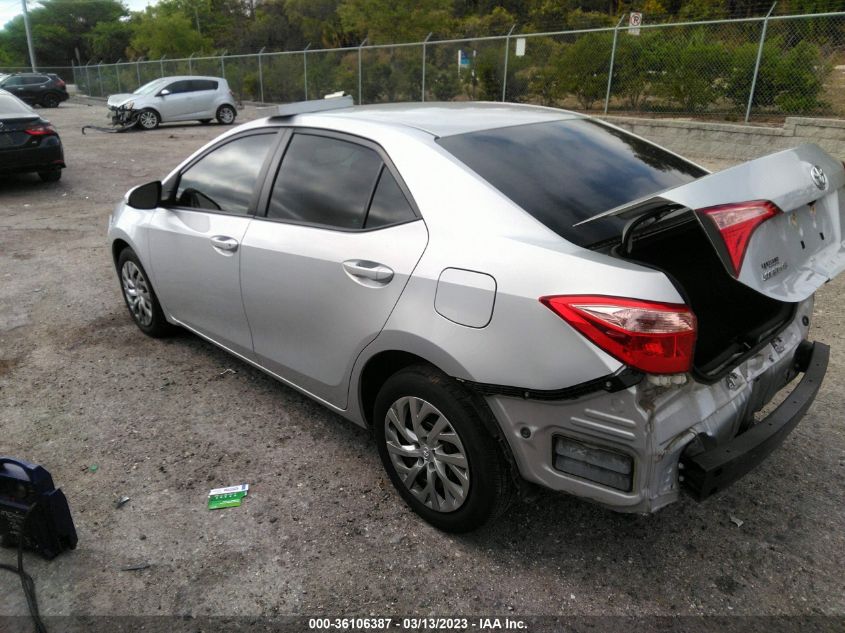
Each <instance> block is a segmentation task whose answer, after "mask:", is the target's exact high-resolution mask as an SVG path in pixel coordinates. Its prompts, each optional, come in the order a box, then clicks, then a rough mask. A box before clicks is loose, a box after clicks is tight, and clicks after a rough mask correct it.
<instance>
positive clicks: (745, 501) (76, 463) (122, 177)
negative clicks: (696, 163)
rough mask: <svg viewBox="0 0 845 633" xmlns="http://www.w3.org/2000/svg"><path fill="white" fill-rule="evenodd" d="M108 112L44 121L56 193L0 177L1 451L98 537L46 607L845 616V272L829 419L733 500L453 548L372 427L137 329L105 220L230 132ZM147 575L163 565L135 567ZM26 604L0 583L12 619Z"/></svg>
mask: <svg viewBox="0 0 845 633" xmlns="http://www.w3.org/2000/svg"><path fill="white" fill-rule="evenodd" d="M104 113H105V110H104V107H103V106H102V104H99V103H93V104H92V105H88V104H86V103H84V102H82V101H71V102H69V103H66V104H63V105H62V107H60V108H59V109H58V110H53V111H47V112H46V114H47V116H48V117H49V118H50V119H52V121H53V122H54V123H55V124H56V126H57V127H58V128H59V130H60V131H61V133H62V138H63V139H64V142H65V145H66V153H67V162H68V165H69V167H68V169H67V170H66V171H65V172H64V177H63V179H62V180H61V182H59V183H55V184H42V183H41V182H39V181H38V180H37V178H34V177H20V178H15V179H10V180H5V181H0V455H2V454H5V455H13V456H18V457H23V458H27V459H29V460H31V461H34V462H36V463H41V464H43V465H45V466H46V467H47V468H48V469H49V470H50V471H51V472H52V474H53V477H54V479H55V481H56V482H57V484H58V485H60V486H61V487H62V488H63V490H64V492H65V493H66V495H67V497H68V499H69V501H70V504H71V507H72V510H73V515H74V519H75V521H76V527H77V530H78V532H79V547H78V549H77V550H76V551H74V552H72V553H69V554H65V555H62V556H61V557H59V558H57V559H56V560H54V561H53V562H50V563H46V562H43V561H40V560H37V559H35V558H34V557H29V558H28V559H27V565H28V567H29V569H30V571H31V572H32V574H33V576H34V577H35V578H36V583H37V587H38V592H39V597H40V601H41V606H42V610H43V612H44V613H46V614H47V615H73V616H89V615H151V616H157V615H171V614H179V615H187V614H191V615H195V616H201V615H202V616H206V615H211V616H223V615H227V616H234V615H238V616H276V615H290V614H294V615H332V616H342V615H355V614H358V615H365V614H376V615H388V614H389V615H398V616H403V615H413V616H418V615H427V614H439V615H455V614H465V615H466V614H499V615H511V616H513V615H524V616H528V615H564V616H570V615H597V614H611V615H627V616H636V615H651V614H657V615H700V614H709V615H836V616H843V615H845V581H843V573H842V570H843V569H845V503H844V502H845V470H844V469H843V466H845V430H843V421H842V411H843V404H845V340H843V339H845V330H844V329H843V321H845V316H843V315H845V295H843V288H845V275H843V276H842V277H841V278H840V279H839V280H837V281H835V282H832V283H831V284H829V285H828V286H827V287H825V288H824V289H823V290H822V291H821V292H820V293H819V296H818V300H817V304H816V317H815V321H814V331H813V336H814V337H815V338H816V339H818V340H821V341H824V342H826V343H828V344H830V345H832V347H833V352H832V359H831V366H830V369H829V372H828V375H827V378H826V380H825V384H824V386H823V388H822V391H821V393H820V394H819V396H818V399H817V400H816V403H815V405H814V406H813V408H812V409H811V411H810V413H809V414H808V416H807V417H806V418H805V420H804V421H803V422H802V423H801V424H800V425H799V426H798V428H797V430H796V431H795V432H793V433H792V435H791V436H790V437H789V438H788V440H787V441H786V443H785V444H784V446H783V447H781V448H780V449H779V450H778V451H777V452H776V453H775V454H774V455H773V456H772V457H771V458H770V459H768V460H767V461H766V462H765V463H764V464H763V465H762V466H761V467H760V468H758V469H757V470H756V471H755V472H753V473H752V474H750V475H749V476H748V477H746V478H745V479H744V480H742V481H741V482H740V483H738V484H737V485H735V486H734V487H732V488H731V489H730V490H728V491H727V492H725V493H724V494H722V495H720V496H717V497H715V498H712V499H710V500H709V501H707V502H706V503H704V504H697V503H695V502H694V501H692V500H689V499H684V500H682V501H681V502H680V503H677V504H675V505H673V506H671V507H669V508H666V509H665V510H663V511H661V512H660V513H658V514H657V515H655V516H650V517H640V516H627V515H618V514H614V513H611V512H609V511H606V510H603V509H601V508H598V507H595V506H592V505H590V504H587V503H584V502H581V501H578V500H576V499H573V498H569V497H566V496H559V495H554V494H543V495H541V496H540V498H539V499H537V500H536V501H534V502H533V503H531V504H522V505H518V506H517V507H515V508H514V509H513V510H512V511H511V512H510V514H509V515H507V516H506V517H505V518H504V519H503V520H501V521H499V522H498V523H497V524H495V525H494V526H492V527H490V528H488V529H486V530H483V531H481V532H479V533H476V534H472V535H469V536H463V537H453V536H446V535H444V534H441V533H439V532H437V531H436V530H434V529H433V528H431V527H429V526H428V525H426V524H424V523H422V522H421V521H420V520H418V519H417V518H415V516H414V515H413V514H412V513H411V512H410V511H409V510H408V509H406V507H405V506H404V505H403V503H402V502H401V501H400V499H399V497H398V496H397V495H396V494H394V493H393V491H392V489H391V486H390V483H389V481H388V479H387V477H386V476H385V474H384V473H383V471H382V467H381V464H380V463H379V460H378V456H377V454H376V451H375V449H374V446H373V444H372V442H371V440H370V437H369V435H368V433H367V432H366V431H364V430H362V429H359V428H357V427H355V426H354V425H352V424H350V423H347V422H345V421H343V420H341V419H340V418H339V417H337V416H335V415H333V414H331V413H328V412H327V411H325V410H324V409H322V408H321V407H320V406H318V405H317V404H315V403H313V402H311V401H309V400H307V399H305V398H304V397H303V396H301V395H299V394H298V393H296V392H294V391H293V390H291V389H288V388H286V387H284V386H282V385H280V384H277V383H276V382H274V381H273V380H271V379H270V378H268V377H266V376H265V375H264V374H262V373H260V372H259V371H257V370H254V369H252V368H250V367H248V366H246V365H244V364H242V363H240V362H238V361H237V360H235V359H233V358H231V357H229V356H227V355H226V354H224V353H223V352H221V351H218V350H217V349H216V348H214V347H212V346H211V345H209V344H207V343H205V342H203V341H201V340H199V339H198V338H196V337H194V336H190V335H188V334H184V335H180V336H177V337H175V338H172V339H170V340H166V341H160V340H153V339H150V338H147V337H145V336H143V335H142V334H141V333H140V332H139V331H138V330H137V328H136V327H135V326H134V325H133V324H132V322H131V321H130V318H129V315H128V314H127V312H126V310H125V308H124V306H123V303H122V300H121V297H120V293H119V289H118V284H117V280H116V276H115V273H114V270H113V267H112V263H111V260H110V255H109V251H108V247H107V243H106V222H107V217H108V214H109V211H110V209H111V208H112V206H113V205H114V204H115V202H116V201H117V200H118V199H119V198H120V196H121V195H122V193H123V192H124V191H125V190H126V189H127V188H129V187H131V186H133V185H136V184H139V183H143V182H146V181H149V180H153V179H156V178H160V177H162V176H164V175H165V174H166V172H168V171H169V170H170V169H171V168H172V167H173V166H175V165H176V164H177V163H178V162H179V161H180V160H181V159H182V158H183V157H185V156H186V155H187V154H188V153H190V152H191V151H193V150H194V149H195V148H197V147H199V146H200V145H201V144H203V143H205V142H206V141H207V140H209V139H211V138H213V137H215V136H216V135H217V134H219V133H220V132H221V131H222V130H221V128H220V127H219V126H215V125H212V126H206V127H203V126H200V125H193V124H191V125H184V126H164V127H162V128H161V129H159V130H157V131H154V132H146V133H130V134H121V135H107V134H97V133H92V134H89V135H87V136H83V135H82V134H81V133H80V126H82V125H83V124H85V123H102V122H103V121H105V117H104ZM241 114H242V118H249V117H250V116H252V115H254V111H249V110H248V111H246V112H242V113H241ZM713 164H714V165H718V164H719V163H718V161H717V160H714V162H713ZM226 369H232V370H234V373H232V372H224V370H226ZM93 465H96V467H97V468H96V470H95V469H93V468H91V467H92V466H93ZM93 470H95V472H92V471H93ZM242 482H248V483H250V485H251V489H250V494H249V497H248V499H247V500H246V502H245V504H244V505H243V506H242V507H240V508H235V509H229V510H222V511H215V512H210V511H208V510H206V508H205V502H206V495H207V492H208V490H209V489H210V488H212V487H217V486H223V485H231V484H237V483H242ZM123 495H126V496H128V497H130V499H131V500H130V501H129V502H128V503H127V504H126V505H125V506H123V507H122V508H120V509H116V508H115V500H116V499H117V498H119V497H121V496H123ZM731 517H736V518H738V519H741V520H742V521H743V523H742V525H741V526H737V525H736V524H735V523H734V522H732V520H731ZM0 560H2V561H3V562H11V561H12V560H13V552H10V551H6V552H0ZM134 563H149V565H150V567H149V568H147V569H144V570H140V571H120V568H121V567H123V566H126V565H129V564H134ZM25 613H26V604H25V602H24V599H23V594H22V593H21V592H20V587H19V584H18V583H17V581H16V579H15V578H14V577H13V576H11V575H8V574H3V575H0V616H3V615H5V616H14V615H24V614H25ZM8 622H15V621H14V620H9V621H8ZM17 622H18V626H19V627H20V630H28V629H27V628H26V627H25V626H24V625H25V621H23V620H20V621H17ZM822 622H823V623H824V622H830V621H828V620H822ZM839 624H840V625H841V620H840V621H839ZM9 626H11V625H9ZM3 628H4V627H3V626H2V625H0V629H3ZM88 630H91V628H89V629H88Z"/></svg>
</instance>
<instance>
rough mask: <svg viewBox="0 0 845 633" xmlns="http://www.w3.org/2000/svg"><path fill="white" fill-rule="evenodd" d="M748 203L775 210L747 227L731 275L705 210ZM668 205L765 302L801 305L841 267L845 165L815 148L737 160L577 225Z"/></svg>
mask: <svg viewBox="0 0 845 633" xmlns="http://www.w3.org/2000/svg"><path fill="white" fill-rule="evenodd" d="M750 201H769V202H771V203H773V204H774V205H776V206H777V208H778V209H779V212H777V213H775V214H774V215H773V216H772V217H770V218H768V219H766V220H765V221H763V222H762V223H761V224H759V225H758V226H757V227H756V228H755V229H753V232H752V233H751V237H750V239H749V240H748V242H747V246H746V248H745V251H744V257H743V258H742V260H741V265H740V266H739V270H738V272H737V271H735V269H734V265H733V263H732V261H731V258H730V256H729V254H728V249H727V247H726V243H725V240H724V239H723V237H722V235H721V234H720V232H719V229H718V228H717V226H716V224H715V222H714V221H713V220H712V219H711V218H710V217H708V216H707V214H706V213H704V211H706V210H708V209H712V208H713V207H720V206H723V205H734V204H740V203H746V202H750ZM667 206H669V207H675V208H682V209H690V210H692V211H694V212H695V216H696V218H697V219H698V222H699V223H700V224H701V226H702V228H703V229H704V230H705V232H706V234H707V236H708V239H709V240H710V242H711V245H712V246H713V247H714V249H715V250H716V252H717V253H718V255H719V259H720V260H721V261H722V263H723V265H724V266H725V268H726V269H727V270H728V272H729V273H730V274H731V275H732V276H735V277H736V279H737V281H739V282H740V283H742V284H745V285H746V286H748V287H750V288H752V289H754V290H756V291H757V292H759V293H761V294H763V295H765V296H767V297H769V298H771V299H776V300H778V301H784V302H791V303H793V302H798V301H803V300H804V299H806V298H807V297H809V296H810V295H812V294H813V293H814V292H815V291H816V290H817V289H818V288H819V287H820V286H821V285H822V284H824V283H825V282H827V281H829V280H830V279H832V278H833V277H835V276H836V275H838V274H839V273H840V272H842V270H843V269H845V242H843V229H842V225H843V220H845V168H843V165H842V163H841V162H840V161H838V160H836V159H834V158H833V157H831V156H830V155H829V154H827V153H826V152H825V151H824V150H822V149H821V148H820V147H819V146H817V145H814V144H806V145H801V146H799V147H796V148H794V149H789V150H785V151H782V152H778V153H776V154H771V155H769V156H764V157H763V158H758V159H756V160H753V161H749V162H746V163H742V164H741V165H737V166H735V167H731V168H730V169H726V170H724V171H720V172H717V173H714V174H710V175H707V176H703V177H701V178H699V179H698V180H695V181H693V182H690V183H688V184H685V185H681V186H680V187H675V188H673V189H668V190H666V191H663V192H660V193H658V194H655V195H654V196H650V197H648V198H644V199H640V200H636V201H634V202H632V203H629V204H626V205H624V206H621V207H617V208H616V209H611V210H610V211H607V212H605V213H602V214H599V215H597V216H594V217H592V218H589V219H588V220H584V221H583V222H581V223H579V224H585V223H588V222H591V221H593V220H597V219H599V218H604V217H610V216H616V217H621V218H624V219H630V220H636V219H638V218H640V217H641V216H644V215H645V214H648V213H650V212H653V211H655V210H656V209H659V208H661V207H662V208H666V207H667ZM670 215H674V214H670ZM667 217H668V216H667ZM576 226H577V225H576ZM629 226H631V225H630V224H629Z"/></svg>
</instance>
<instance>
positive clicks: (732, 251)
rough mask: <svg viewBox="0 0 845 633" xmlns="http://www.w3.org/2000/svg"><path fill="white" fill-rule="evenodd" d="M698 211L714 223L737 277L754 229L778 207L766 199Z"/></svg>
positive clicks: (772, 214)
mask: <svg viewBox="0 0 845 633" xmlns="http://www.w3.org/2000/svg"><path fill="white" fill-rule="evenodd" d="M699 213H702V214H703V215H705V216H707V217H708V218H710V220H711V221H712V222H713V224H715V225H716V229H717V230H718V231H719V233H720V234H721V235H722V240H724V242H725V248H727V249H728V255H729V256H730V258H731V264H732V265H733V274H734V277H738V276H739V271H740V270H742V260H743V259H745V251H746V249H747V248H748V242H749V241H750V240H751V235H752V234H753V233H754V230H755V229H756V228H757V227H758V226H760V225H761V224H762V223H763V222H765V221H766V220H768V219H769V218H771V217H772V216H775V215H777V214H778V213H780V209H778V208H777V206H775V205H774V204H773V203H771V202H769V201H768V200H754V201H752V202H741V203H739V204H723V205H720V206H718V207H709V208H707V209H701V210H700V211H699Z"/></svg>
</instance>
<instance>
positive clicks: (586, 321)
mask: <svg viewBox="0 0 845 633" xmlns="http://www.w3.org/2000/svg"><path fill="white" fill-rule="evenodd" d="M540 301H542V302H543V303H544V304H545V305H546V306H547V307H549V308H551V309H552V310H553V311H554V312H555V313H556V314H557V315H558V316H560V317H561V318H562V319H563V320H564V321H566V322H567V323H569V325H571V326H572V327H574V328H575V329H576V330H578V331H579V332H580V333H581V334H583V335H584V336H586V337H587V338H588V339H589V340H590V341H592V342H593V343H595V344H596V345H598V346H599V347H600V348H601V349H603V350H604V351H605V352H607V353H608V354H610V355H611V356H613V357H614V358H616V359H618V360H620V361H621V362H623V363H625V364H626V365H629V366H630V367H634V368H635V369H639V370H641V371H644V372H646V373H649V374H677V373H681V372H685V371H689V370H690V368H691V367H692V360H693V351H694V350H695V337H696V319H695V315H694V314H693V313H692V310H690V309H689V308H688V307H687V306H685V305H679V304H675V303H657V302H652V301H639V300H637V299H625V298H621V297H603V296H583V295H579V296H558V297H541V298H540Z"/></svg>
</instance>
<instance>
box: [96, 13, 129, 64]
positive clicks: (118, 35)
mask: <svg viewBox="0 0 845 633" xmlns="http://www.w3.org/2000/svg"><path fill="white" fill-rule="evenodd" d="M85 39H86V41H87V42H88V47H89V49H90V50H91V54H92V55H93V56H94V58H95V59H104V60H108V61H115V60H118V59H121V58H123V57H126V49H127V48H128V47H129V41H130V40H131V39H132V26H131V25H130V24H129V23H128V22H100V23H99V24H98V25H97V26H95V27H94V28H93V29H92V30H91V32H90V33H88V34H86V36H85Z"/></svg>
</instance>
